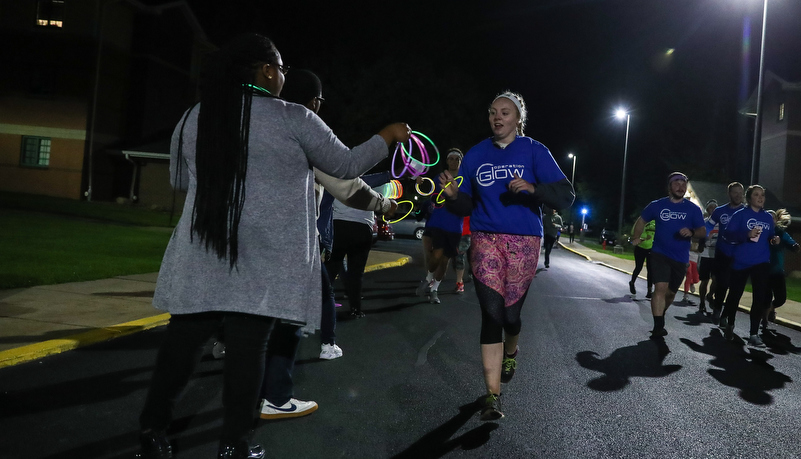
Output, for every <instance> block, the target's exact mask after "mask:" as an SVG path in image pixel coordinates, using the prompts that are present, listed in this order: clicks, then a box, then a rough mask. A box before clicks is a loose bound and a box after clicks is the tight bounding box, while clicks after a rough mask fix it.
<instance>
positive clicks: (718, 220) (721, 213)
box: [706, 204, 743, 257]
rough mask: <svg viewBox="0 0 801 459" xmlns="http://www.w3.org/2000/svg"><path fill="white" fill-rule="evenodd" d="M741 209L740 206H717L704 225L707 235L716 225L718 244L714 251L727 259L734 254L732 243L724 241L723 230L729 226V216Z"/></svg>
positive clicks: (741, 206)
mask: <svg viewBox="0 0 801 459" xmlns="http://www.w3.org/2000/svg"><path fill="white" fill-rule="evenodd" d="M742 208H743V205H742V204H741V205H739V206H737V207H730V206H729V205H728V204H723V205H722V206H718V207H716V208H715V210H713V211H712V215H710V216H709V220H708V221H707V224H706V232H707V234H708V233H709V231H710V230H712V229H713V228H714V227H715V225H717V227H718V243H717V246H715V250H717V251H720V253H722V254H723V255H726V256H727V257H731V256H732V255H733V254H734V243H733V242H731V241H729V240H728V239H726V234H725V231H724V230H725V229H726V225H728V224H729V219H730V218H731V216H732V215H733V214H734V213H735V212H737V211H738V210H740V209H742Z"/></svg>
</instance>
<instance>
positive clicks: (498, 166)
mask: <svg viewBox="0 0 801 459" xmlns="http://www.w3.org/2000/svg"><path fill="white" fill-rule="evenodd" d="M459 175H461V176H462V177H463V178H464V179H463V181H462V184H461V186H460V187H459V191H461V192H464V193H467V194H468V195H470V197H471V198H472V199H473V212H472V214H471V215H470V230H471V231H486V232H490V233H504V234H517V235H526V236H540V237H541V236H542V234H543V232H542V213H541V210H540V207H539V205H538V204H537V203H536V202H535V201H534V200H532V199H531V198H530V197H529V196H527V195H528V193H527V192H525V191H523V192H520V193H518V194H516V193H513V192H511V191H509V189H508V188H507V187H508V185H509V182H511V181H512V180H513V179H514V177H515V175H517V176H518V177H520V178H522V179H523V180H526V181H527V182H529V183H533V184H534V186H536V185H537V184H542V183H554V182H558V181H561V180H564V179H565V178H566V177H565V174H564V173H563V172H562V170H561V169H559V166H558V165H557V164H556V161H555V160H554V159H553V156H552V155H551V152H550V151H549V150H548V149H547V148H546V147H545V146H544V145H543V144H541V143H539V142H537V141H536V140H534V139H532V138H530V137H523V136H516V137H515V140H513V141H512V143H510V144H509V145H507V146H506V148H500V147H499V146H496V145H495V144H494V143H493V142H492V139H486V140H484V141H482V142H480V143H478V144H477V145H476V146H474V147H473V148H471V149H470V150H469V151H468V152H467V154H465V156H464V160H463V161H462V166H461V167H460V168H459Z"/></svg>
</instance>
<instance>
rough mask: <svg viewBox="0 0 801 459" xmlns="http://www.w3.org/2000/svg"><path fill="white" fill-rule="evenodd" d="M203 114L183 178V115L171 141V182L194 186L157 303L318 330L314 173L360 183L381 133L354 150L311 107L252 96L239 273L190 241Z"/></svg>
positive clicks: (191, 127) (193, 123)
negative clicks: (180, 145)
mask: <svg viewBox="0 0 801 459" xmlns="http://www.w3.org/2000/svg"><path fill="white" fill-rule="evenodd" d="M199 109H200V108H199V106H198V107H195V109H194V110H191V111H188V119H187V121H186V125H185V127H184V132H183V167H182V168H181V169H182V171H183V173H182V174H181V177H179V178H178V181H177V182H176V180H175V168H176V161H177V160H178V136H179V134H180V130H181V124H182V122H183V119H182V120H181V122H179V123H178V126H177V127H176V129H175V132H174V133H173V136H172V145H171V148H170V159H171V160H170V171H171V179H170V180H171V182H172V185H173V186H174V187H177V188H180V189H187V196H186V202H185V204H184V209H183V214H182V216H181V219H180V221H179V222H178V225H177V226H176V227H175V231H174V232H173V235H172V238H171V240H170V243H169V245H168V247H167V251H166V253H165V254H164V260H163V261H162V264H161V269H160V271H159V277H158V282H157V284H156V292H155V295H154V297H153V305H154V306H155V307H157V308H159V309H162V310H165V311H167V312H169V313H171V314H190V313H198V312H206V311H229V312H243V313H248V314H257V315H262V316H269V317H276V318H279V319H282V320H284V321H287V322H292V323H298V324H303V325H305V326H306V327H304V329H305V330H306V331H313V330H314V328H316V327H317V326H318V325H319V322H320V310H321V308H320V304H321V286H320V253H319V250H318V243H317V237H316V231H317V226H316V224H315V202H314V174H313V172H312V167H315V168H317V169H319V170H321V171H323V172H325V173H327V174H330V175H332V176H334V177H339V178H355V177H358V176H359V175H361V174H363V173H364V172H366V171H367V170H368V169H370V168H371V167H372V166H374V165H375V164H376V163H378V162H379V161H380V160H381V159H383V158H384V157H386V156H387V154H388V149H387V145H386V143H385V142H384V140H383V139H382V138H381V137H380V136H378V135H376V136H373V137H372V138H371V139H370V140H368V141H367V142H365V143H363V144H361V145H359V146H357V147H355V148H353V149H350V148H348V147H346V146H345V145H344V144H342V142H340V141H339V139H337V137H336V136H335V135H334V133H333V132H332V131H331V129H330V128H329V127H328V126H326V125H325V123H323V121H322V120H321V119H320V118H319V117H318V116H317V115H316V114H314V113H313V112H311V111H309V110H307V109H306V108H305V107H302V106H300V105H297V104H292V103H288V102H285V101H283V100H280V99H275V98H264V97H254V98H253V104H252V108H251V124H250V144H249V154H248V167H247V176H246V181H245V193H246V194H245V203H244V206H243V209H242V215H241V219H240V223H239V257H238V262H237V268H235V269H234V270H233V271H231V270H230V269H229V263H228V261H227V260H219V259H218V258H217V255H216V254H215V253H214V252H213V251H206V249H205V247H204V245H202V244H200V243H199V240H198V237H197V235H195V237H194V241H193V242H190V233H189V228H190V224H191V217H192V208H193V204H194V201H195V194H196V190H197V174H196V172H197V169H196V167H195V145H196V143H195V141H196V138H197V116H198V112H199ZM186 116H187V115H186V114H185V115H184V117H186Z"/></svg>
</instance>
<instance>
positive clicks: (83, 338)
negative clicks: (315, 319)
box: [0, 256, 412, 368]
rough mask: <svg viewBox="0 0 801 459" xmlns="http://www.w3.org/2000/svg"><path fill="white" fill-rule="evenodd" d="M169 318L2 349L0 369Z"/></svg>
mask: <svg viewBox="0 0 801 459" xmlns="http://www.w3.org/2000/svg"><path fill="white" fill-rule="evenodd" d="M411 260H412V258H411V257H409V256H404V257H401V258H399V259H397V260H396V261H390V262H387V263H378V264H374V265H370V266H367V267H366V268H365V269H364V272H370V271H378V270H380V269H387V268H396V267H398V266H403V265H405V264H407V263H409V262H410V261H411ZM169 321H170V315H169V314H160V315H157V316H152V317H146V318H144V319H139V320H134V321H131V322H125V323H122V324H119V325H112V326H110V327H103V328H98V329H95V330H90V331H88V332H84V333H79V334H77V335H72V336H67V337H65V338H60V339H51V340H48V341H43V342H41V343H36V344H29V345H27V346H22V347H17V348H14V349H8V350H5V351H0V368H3V367H10V366H13V365H18V364H20V363H25V362H30V361H32V360H38V359H41V358H43V357H47V356H48V355H53V354H59V353H61V352H66V351H71V350H73V349H77V348H79V347H83V346H88V345H90V344H95V343H100V342H103V341H108V340H110V339H114V338H119V337H121V336H126V335H131V334H133V333H137V332H140V331H144V330H148V329H151V328H155V327H160V326H162V325H167V323H168V322H169Z"/></svg>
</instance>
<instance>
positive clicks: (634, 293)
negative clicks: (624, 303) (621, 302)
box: [629, 281, 637, 295]
mask: <svg viewBox="0 0 801 459" xmlns="http://www.w3.org/2000/svg"><path fill="white" fill-rule="evenodd" d="M629 292H631V294H632V295H636V294H637V289H636V288H634V281H629Z"/></svg>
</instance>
